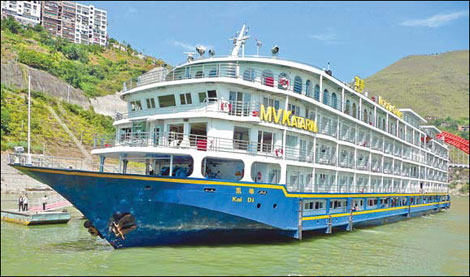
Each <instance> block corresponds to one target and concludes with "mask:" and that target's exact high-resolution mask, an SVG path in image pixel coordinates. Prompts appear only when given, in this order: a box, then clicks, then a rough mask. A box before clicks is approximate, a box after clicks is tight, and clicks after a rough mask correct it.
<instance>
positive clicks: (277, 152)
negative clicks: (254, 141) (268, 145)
mask: <svg viewBox="0 0 470 277" xmlns="http://www.w3.org/2000/svg"><path fill="white" fill-rule="evenodd" d="M274 153H276V157H282V154H284V151H283V150H282V148H276V150H274Z"/></svg>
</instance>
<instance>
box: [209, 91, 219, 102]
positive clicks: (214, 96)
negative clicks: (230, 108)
mask: <svg viewBox="0 0 470 277" xmlns="http://www.w3.org/2000/svg"><path fill="white" fill-rule="evenodd" d="M207 99H208V100H209V102H215V101H217V91H216V90H208V91H207Z"/></svg>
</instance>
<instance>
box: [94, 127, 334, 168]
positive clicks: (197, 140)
mask: <svg viewBox="0 0 470 277" xmlns="http://www.w3.org/2000/svg"><path fill="white" fill-rule="evenodd" d="M116 146H128V147H168V148H178V149H196V150H198V151H213V152H231V153H241V154H249V155H257V156H268V157H273V158H279V159H280V158H283V157H284V155H285V158H286V159H287V160H294V161H301V162H313V150H312V149H305V148H299V147H291V146H286V147H285V149H283V148H282V146H279V145H273V144H272V143H259V142H249V141H246V140H237V139H227V138H219V137H210V136H204V135H195V134H184V133H178V132H159V133H158V132H157V133H149V132H136V133H126V134H122V135H120V136H118V138H117V139H116V138H115V137H114V136H113V137H111V136H109V135H108V136H101V137H95V138H94V146H93V147H94V149H103V148H110V147H116ZM332 156H333V159H332V160H331V163H332V164H334V163H335V162H336V156H335V155H334V153H333V154H332Z"/></svg>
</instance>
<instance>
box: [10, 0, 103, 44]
mask: <svg viewBox="0 0 470 277" xmlns="http://www.w3.org/2000/svg"><path fill="white" fill-rule="evenodd" d="M33 11H34V13H33ZM31 13H32V14H33V15H34V16H32V15H31ZM8 15H13V16H14V17H15V19H16V20H18V21H19V22H22V23H24V24H29V25H36V24H39V23H41V25H42V26H43V27H44V29H46V30H47V31H48V32H50V33H51V34H53V35H55V36H60V37H63V38H65V39H67V40H69V41H70V42H74V43H83V44H99V45H103V46H104V45H106V44H107V40H108V39H107V26H108V22H107V12H106V11H105V10H101V9H97V8H95V7H94V6H93V5H90V6H86V5H82V4H79V3H75V2H71V1H43V2H41V1H2V17H6V16H8Z"/></svg>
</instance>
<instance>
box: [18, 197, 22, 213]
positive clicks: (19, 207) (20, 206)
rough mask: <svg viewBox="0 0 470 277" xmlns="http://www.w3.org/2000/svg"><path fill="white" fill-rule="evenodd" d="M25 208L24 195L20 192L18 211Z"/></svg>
mask: <svg viewBox="0 0 470 277" xmlns="http://www.w3.org/2000/svg"><path fill="white" fill-rule="evenodd" d="M22 210H23V195H22V194H20V198H19V199H18V212H21V211H22Z"/></svg>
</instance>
